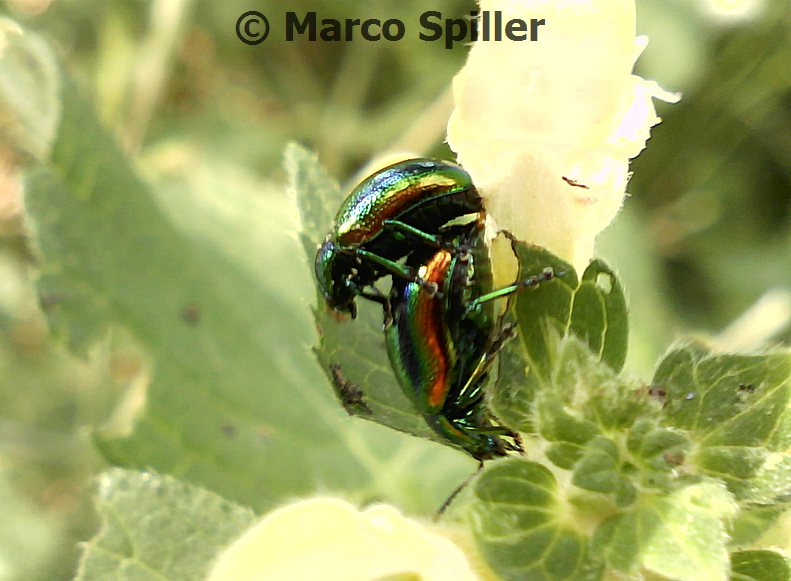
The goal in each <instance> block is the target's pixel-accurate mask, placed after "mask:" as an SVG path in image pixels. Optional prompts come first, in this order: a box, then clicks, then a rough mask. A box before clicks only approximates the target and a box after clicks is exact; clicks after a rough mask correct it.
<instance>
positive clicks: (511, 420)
mask: <svg viewBox="0 0 791 581" xmlns="http://www.w3.org/2000/svg"><path fill="white" fill-rule="evenodd" d="M514 251H515V253H516V255H517V258H518V259H519V267H520V277H523V278H524V277H527V276H531V275H535V274H538V273H540V272H541V271H542V270H543V269H544V268H547V267H550V268H552V269H553V270H554V272H555V273H556V275H557V276H556V277H555V279H554V280H552V281H549V282H546V283H542V284H541V285H540V286H538V287H537V288H532V289H528V290H526V291H524V292H521V293H519V294H518V295H517V296H516V298H515V299H513V300H512V303H513V313H514V315H515V316H516V319H517V324H518V331H519V332H518V335H517V339H516V340H515V341H512V342H511V343H509V344H508V345H506V347H505V349H504V350H503V352H502V353H501V355H500V364H499V374H498V381H497V386H496V389H494V390H493V405H494V407H495V409H496V410H497V412H498V414H500V415H501V416H502V418H503V419H504V420H505V421H506V423H507V424H508V425H511V426H512V427H514V428H517V429H519V430H522V431H525V432H531V431H533V430H534V429H535V426H534V424H533V421H532V420H533V418H532V417H531V415H530V413H529V409H530V406H531V402H532V401H533V398H534V396H535V393H536V392H537V391H538V390H541V389H544V388H546V389H555V388H556V385H555V379H556V378H555V377H553V373H556V372H557V370H558V369H563V364H560V363H558V361H557V360H556V359H557V357H558V352H557V350H558V344H559V341H560V340H561V339H562V338H563V337H565V336H573V337H577V338H579V339H580V340H581V341H582V343H583V344H584V345H586V346H587V349H588V350H589V351H591V352H592V353H593V354H594V356H595V358H596V359H597V360H600V361H603V362H604V363H606V364H607V365H608V366H609V369H610V370H614V371H616V372H617V371H619V370H620V369H621V368H622V367H623V363H624V361H625V357H626V346H627V339H628V323H627V313H626V301H625V299H624V295H623V289H622V288H621V286H620V283H619V282H618V280H617V278H616V277H615V275H614V274H613V272H612V271H611V270H610V269H609V268H608V267H607V266H606V265H605V264H604V263H602V262H601V261H598V260H597V261H594V262H592V263H591V264H590V265H589V266H588V268H587V269H586V270H585V272H584V273H583V275H582V279H581V280H578V278H577V275H576V273H575V272H574V269H573V268H572V267H571V265H569V264H567V263H565V262H563V261H562V260H560V259H559V258H557V257H555V256H553V255H552V254H550V253H549V252H547V251H546V250H544V249H542V248H539V247H536V246H531V245H528V244H525V243H521V242H517V243H515V244H514Z"/></svg>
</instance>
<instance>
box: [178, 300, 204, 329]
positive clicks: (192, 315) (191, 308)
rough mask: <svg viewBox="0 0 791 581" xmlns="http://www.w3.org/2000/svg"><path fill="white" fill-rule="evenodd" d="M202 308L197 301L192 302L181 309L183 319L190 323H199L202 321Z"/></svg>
mask: <svg viewBox="0 0 791 581" xmlns="http://www.w3.org/2000/svg"><path fill="white" fill-rule="evenodd" d="M200 317H201V310H200V307H199V306H198V305H197V304H196V303H190V304H188V305H186V306H185V307H184V308H183V309H181V320H183V321H184V322H185V323H187V324H188V325H197V324H198V323H199V322H200Z"/></svg>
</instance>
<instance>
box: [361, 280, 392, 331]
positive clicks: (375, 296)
mask: <svg viewBox="0 0 791 581" xmlns="http://www.w3.org/2000/svg"><path fill="white" fill-rule="evenodd" d="M371 288H372V289H373V290H372V291H360V292H359V293H358V294H359V296H361V297H363V298H364V299H368V300H369V301H373V302H375V303H379V304H380V305H382V309H383V310H384V323H383V325H384V327H385V328H386V327H389V326H390V325H391V324H392V322H393V311H392V309H391V307H390V301H389V300H387V297H386V296H384V295H383V294H382V292H381V291H380V290H379V289H378V288H376V287H371Z"/></svg>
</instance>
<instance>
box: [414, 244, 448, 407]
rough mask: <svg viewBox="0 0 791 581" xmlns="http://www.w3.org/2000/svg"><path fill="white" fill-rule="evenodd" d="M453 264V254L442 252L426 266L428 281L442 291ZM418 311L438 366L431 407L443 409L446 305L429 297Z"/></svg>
mask: <svg viewBox="0 0 791 581" xmlns="http://www.w3.org/2000/svg"><path fill="white" fill-rule="evenodd" d="M450 263H451V255H450V253H449V252H447V251H444V250H443V251H440V252H438V253H437V254H435V255H434V257H433V258H432V259H431V261H430V262H429V263H428V264H427V265H426V275H425V277H424V278H425V279H426V280H427V281H429V282H435V283H437V284H438V285H439V286H440V288H442V283H443V282H444V281H445V277H446V274H447V270H448V266H449V265H450ZM418 311H419V313H418V315H417V316H418V318H419V319H420V320H421V321H423V322H424V323H425V324H424V325H423V331H424V332H425V333H426V334H425V340H426V349H427V350H428V352H429V353H431V356H432V362H434V363H435V364H436V367H435V369H434V374H433V377H432V381H431V385H430V387H429V390H428V405H429V406H430V407H440V406H442V404H443V403H444V401H445V397H446V396H447V393H448V357H447V355H448V354H447V353H446V352H445V350H444V349H443V344H444V342H443V339H444V337H442V336H441V335H438V333H442V332H443V329H444V327H445V321H444V313H443V311H442V301H441V300H440V299H439V298H438V297H430V296H428V295H426V296H425V297H424V300H422V301H421V302H420V307H419V309H418Z"/></svg>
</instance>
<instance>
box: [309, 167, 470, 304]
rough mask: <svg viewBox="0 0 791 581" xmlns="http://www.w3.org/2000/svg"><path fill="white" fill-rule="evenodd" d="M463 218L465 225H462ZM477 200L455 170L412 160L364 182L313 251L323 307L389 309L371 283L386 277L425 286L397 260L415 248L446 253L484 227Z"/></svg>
mask: <svg viewBox="0 0 791 581" xmlns="http://www.w3.org/2000/svg"><path fill="white" fill-rule="evenodd" d="M465 218H466V220H465ZM483 219H484V209H483V200H482V199H481V197H480V195H479V194H478V191H477V190H476V188H475V186H474V185H473V183H472V179H471V178H470V176H469V174H468V173H467V172H466V171H465V170H464V169H462V168H461V167H460V166H458V165H456V164H454V163H451V162H447V161H439V160H435V159H426V158H420V159H410V160H407V161H402V162H399V163H396V164H393V165H391V166H388V167H386V168H384V169H382V170H380V171H378V172H376V173H374V174H373V175H371V176H369V177H367V178H366V179H365V180H363V181H362V182H361V183H360V184H359V185H358V186H357V187H356V188H355V189H354V190H353V191H352V192H351V194H349V196H348V197H347V198H346V200H345V201H344V202H343V204H341V207H340V209H339V210H338V213H337V215H336V217H335V222H334V224H333V229H332V232H330V234H329V235H328V236H327V238H326V239H325V240H324V243H323V244H322V245H321V247H320V248H319V250H318V252H317V253H316V260H315V273H316V280H317V281H318V285H319V289H320V290H321V292H322V295H323V296H324V299H325V301H326V303H327V305H328V306H329V307H331V308H332V309H335V310H336V311H340V312H346V313H349V314H351V316H352V317H354V316H355V315H356V305H355V302H354V301H355V298H356V297H358V296H361V297H364V298H367V299H370V300H372V301H376V302H378V303H380V304H381V305H382V306H383V307H384V308H385V311H386V312H387V310H388V309H389V303H388V301H387V297H385V296H384V295H383V294H382V293H381V292H380V291H379V290H378V289H377V288H376V287H375V286H374V283H375V282H376V281H377V280H379V279H380V278H382V277H383V276H386V275H388V274H392V275H394V278H400V279H402V280H404V281H410V282H415V283H417V284H419V285H422V286H423V287H424V288H427V289H428V290H429V292H430V291H431V290H433V286H432V285H430V284H425V283H424V281H421V280H420V279H419V277H417V275H416V273H415V271H414V268H413V267H412V266H410V265H407V264H404V263H403V262H401V261H402V260H403V258H404V257H406V256H408V255H409V254H411V253H412V252H413V251H415V250H416V249H424V248H426V247H428V248H433V249H440V248H446V249H448V250H450V251H451V252H453V251H454V249H453V246H452V244H449V243H448V241H449V240H452V239H455V238H456V237H457V236H458V235H459V233H460V232H462V231H464V232H466V231H469V230H470V229H472V230H480V229H481V228H482V227H483Z"/></svg>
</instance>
